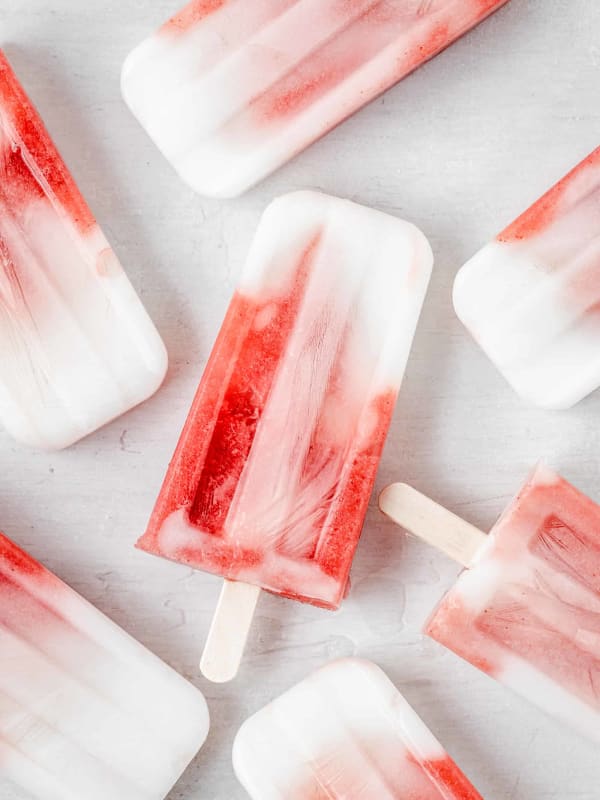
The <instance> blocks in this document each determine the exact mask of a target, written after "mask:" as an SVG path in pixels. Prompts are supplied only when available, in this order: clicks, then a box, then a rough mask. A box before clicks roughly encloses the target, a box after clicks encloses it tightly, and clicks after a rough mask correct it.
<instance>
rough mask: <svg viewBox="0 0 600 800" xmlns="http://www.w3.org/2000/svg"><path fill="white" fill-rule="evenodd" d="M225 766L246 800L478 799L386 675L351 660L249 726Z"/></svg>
mask: <svg viewBox="0 0 600 800" xmlns="http://www.w3.org/2000/svg"><path fill="white" fill-rule="evenodd" d="M233 765H234V769H235V772H236V774H237V777H238V778H239V780H240V782H241V783H242V785H243V786H244V788H245V789H246V791H247V792H248V794H249V795H250V797H251V798H252V800H375V798H376V799H377V800H481V795H480V794H479V792H477V790H476V789H475V788H474V787H473V786H472V785H471V784H470V783H469V781H468V780H467V778H465V776H464V775H463V773H462V772H461V771H460V770H459V768H458V767H457V766H456V764H455V763H454V761H452V759H451V758H450V757H449V756H448V755H447V753H446V752H445V751H444V748H443V747H442V746H441V745H440V743H439V742H438V741H437V740H436V739H435V737H434V736H433V734H432V733H431V732H430V731H429V730H428V729H427V727H426V726H425V724H424V723H423V722H422V720H421V719H420V718H419V717H418V716H417V714H416V713H415V712H414V711H413V709H412V708H411V707H410V706H409V705H408V703H407V702H406V700H405V699H404V698H403V697H402V695H401V694H400V692H398V690H397V689H396V687H395V686H394V685H393V684H392V683H391V682H390V680H389V679H388V678H387V676H386V675H385V673H384V672H382V670H381V669H379V667H377V666H375V664H372V663H371V662H369V661H363V660H361V659H356V658H349V659H343V660H341V661H334V662H332V663H330V664H328V665H326V666H325V667H322V668H321V669H318V670H317V671H316V672H314V673H313V674H312V675H310V676H309V677H308V678H306V679H305V680H303V681H301V682H300V683H299V684H297V685H296V686H294V687H293V688H292V689H290V690H289V691H287V692H286V693H285V694H283V695H281V697H279V698H277V700H274V701H273V702H272V703H270V704H269V705H268V706H266V707H265V708H263V709H262V710H261V711H259V712H258V713H257V714H254V716H252V717H250V719H249V720H247V721H246V722H245V723H244V724H243V725H242V727H241V728H240V731H239V732H238V734H237V736H236V739H235V742H234V745H233Z"/></svg>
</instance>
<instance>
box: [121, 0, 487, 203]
mask: <svg viewBox="0 0 600 800" xmlns="http://www.w3.org/2000/svg"><path fill="white" fill-rule="evenodd" d="M498 5H501V0H499V3H498ZM378 6H379V8H377V7H378ZM369 11H373V14H372V16H371V17H370V18H369V21H368V22H365V20H364V15H365V14H366V13H367V12H369ZM481 14H482V11H481V4H480V3H479V2H477V1H476V0H429V1H428V2H427V3H426V4H424V3H423V2H420V1H419V0H396V2H395V3H394V4H390V3H389V2H381V0H354V2H352V3H340V2H338V1H337V0H296V2H292V0H252V10H251V13H249V9H248V3H247V0H228V1H227V2H225V3H223V5H222V6H221V7H220V8H219V9H218V10H216V11H213V12H211V13H209V14H208V15H206V16H204V17H203V18H201V19H200V20H199V21H198V22H196V23H195V24H193V25H192V26H191V27H190V28H188V29H187V30H186V31H183V32H181V31H178V32H177V33H174V32H172V31H169V30H167V29H162V30H161V31H159V32H158V33H156V34H155V35H154V36H152V37H150V38H149V39H147V40H146V41H144V42H143V43H142V44H141V45H139V46H138V47H137V48H136V49H135V50H134V51H133V52H132V53H131V54H130V55H129V57H128V59H127V61H126V62H125V64H124V67H123V74H122V91H123V96H124V98H125V101H126V102H127V104H128V105H129V107H130V108H131V110H132V112H133V113H134V114H135V116H136V117H137V118H138V120H139V121H140V123H141V124H142V126H143V127H144V128H145V129H146V131H147V132H148V134H149V135H150V136H151V138H152V139H153V140H154V141H155V143H156V144H157V145H158V147H159V149H160V150H161V151H162V153H163V154H164V155H165V156H166V158H167V159H168V160H169V161H170V162H171V163H172V164H173V166H174V167H175V169H176V170H177V171H178V173H179V174H180V175H181V177H182V178H183V180H185V181H186V182H187V183H188V184H189V185H190V186H192V188H194V189H195V190H196V191H198V192H200V193H201V194H206V195H209V196H216V197H231V196H235V195H238V194H241V193H242V192H243V191H245V190H246V189H248V188H249V187H250V186H252V185H253V184H255V183H257V182H258V181H260V180H262V178H264V177H265V176H266V175H268V174H269V173H270V172H272V171H273V170H275V169H277V168H278V167H279V166H281V165H282V164H283V163H285V162H286V161H287V160H288V159H290V158H291V157H292V156H294V155H295V154H296V153H298V152H300V151H301V150H303V149H304V148H305V147H306V146H307V145H309V144H311V143H312V142H313V141H315V140H316V139H317V138H319V137H320V136H322V135H323V134H325V133H326V132H327V131H328V130H330V129H331V128H332V127H334V126H335V125H337V124H338V123H339V122H341V121H342V120H343V119H345V118H346V117H348V116H349V115H350V114H352V113H354V112H355V111H356V110H357V109H358V108H360V107H361V106H363V105H364V104H366V103H367V102H369V101H370V100H372V99H373V98H374V97H375V96H377V95H378V94H380V93H381V92H382V91H384V90H385V89H387V88H388V87H389V86H391V85H392V84H393V83H395V82H396V81H398V80H400V78H402V77H403V76H404V75H405V74H407V73H408V72H410V71H411V70H412V69H414V68H415V67H416V66H418V65H419V64H420V63H421V62H422V61H423V60H425V59H426V58H427V57H428V56H427V55H426V56H421V57H420V58H419V56H418V53H419V49H421V50H424V51H425V53H427V54H430V53H431V51H430V50H429V47H430V46H431V42H432V41H433V42H435V43H436V44H435V45H434V46H433V48H432V50H433V52H435V51H436V49H441V48H443V47H444V46H445V45H446V44H450V43H451V42H452V41H453V40H454V39H456V38H457V37H458V36H460V35H461V34H462V33H464V32H465V31H467V30H468V29H469V28H471V27H472V26H473V25H474V24H475V23H476V22H477V21H478V20H479V19H480V18H481ZM357 22H359V23H360V24H356V23H357ZM390 25H394V26H396V27H397V36H396V38H395V39H393V40H392V42H391V43H390V37H389V34H386V26H390ZM440 30H443V32H444V40H443V41H439V32H440ZM342 35H343V36H344V54H343V57H344V59H347V54H348V53H354V54H356V62H357V63H356V65H355V68H354V70H353V71H351V72H350V73H349V74H344V75H343V76H341V77H340V79H339V80H338V81H336V82H335V83H334V84H333V85H332V86H330V88H329V89H328V90H327V92H326V93H325V94H324V95H323V96H321V97H319V98H318V99H316V100H315V101H310V102H308V103H301V104H300V105H299V106H298V108H297V109H293V110H287V111H285V112H284V113H282V114H279V115H278V114H277V113H275V114H273V118H272V119H264V118H257V116H256V115H255V114H253V111H252V109H251V108H250V104H251V103H252V102H253V101H255V100H256V99H257V98H260V97H261V96H263V95H267V94H268V92H269V91H273V87H274V86H276V85H277V83H278V82H279V81H281V80H283V79H286V78H288V77H289V76H290V75H291V74H293V72H294V70H301V69H302V65H303V64H304V63H306V62H307V61H310V60H311V59H314V58H319V60H320V61H322V62H323V71H327V72H330V73H332V74H335V72H336V69H338V68H339V65H338V63H337V62H338V61H339V59H340V55H339V54H337V53H336V46H337V45H336V42H337V40H339V38H340V37H341V36H342ZM365 37H369V38H370V39H372V40H373V42H372V43H373V45H374V47H373V53H369V55H368V56H367V55H365V56H364V57H363V58H360V55H359V54H360V53H361V52H363V51H365ZM436 37H437V38H436ZM369 43H370V44H371V42H369ZM317 72H318V71H317ZM303 90H304V86H303V80H302V76H301V75H300V76H299V78H298V85H297V91H298V92H302V91H303ZM232 126H233V128H234V130H232V129H231V128H232Z"/></svg>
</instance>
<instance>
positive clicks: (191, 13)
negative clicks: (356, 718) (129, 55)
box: [161, 0, 228, 33]
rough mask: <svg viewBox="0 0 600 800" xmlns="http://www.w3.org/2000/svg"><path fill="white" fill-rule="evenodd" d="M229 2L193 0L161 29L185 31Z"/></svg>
mask: <svg viewBox="0 0 600 800" xmlns="http://www.w3.org/2000/svg"><path fill="white" fill-rule="evenodd" d="M227 2H228V0H192V2H191V3H188V5H187V6H185V8H182V9H181V11H180V12H179V13H178V14H175V16H174V17H171V19H170V20H169V21H168V22H167V23H165V24H164V25H163V27H162V29H161V30H162V31H163V32H164V33H183V32H184V31H186V30H188V29H189V28H191V27H192V25H195V24H196V23H197V22H200V20H202V19H204V17H208V16H210V14H214V12H215V11H218V10H219V9H220V8H222V7H223V6H225V5H227Z"/></svg>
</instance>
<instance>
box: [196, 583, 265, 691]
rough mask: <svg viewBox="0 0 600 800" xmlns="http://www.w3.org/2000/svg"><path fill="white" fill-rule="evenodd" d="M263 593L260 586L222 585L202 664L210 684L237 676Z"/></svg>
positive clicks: (201, 668) (246, 584) (201, 666)
mask: <svg viewBox="0 0 600 800" xmlns="http://www.w3.org/2000/svg"><path fill="white" fill-rule="evenodd" d="M260 592H261V589H260V586H252V585H251V584H249V583H241V582H238V581H228V580H225V581H223V588H222V589H221V595H220V597H219V602H218V603H217V607H216V609H215V613H214V616H213V619H212V623H211V626H210V630H209V632H208V637H207V639H206V644H205V645H204V652H203V653H202V658H201V660H200V671H201V672H202V674H203V675H204V677H205V678H207V679H208V680H209V681H212V682H213V683H227V681H231V680H233V678H235V676H236V675H237V673H238V669H239V667H240V663H241V661H242V656H243V655H244V648H245V646H246V640H247V638H248V633H249V631H250V626H251V625H252V619H253V618H254V611H255V609H256V604H257V602H258V597H259V595H260Z"/></svg>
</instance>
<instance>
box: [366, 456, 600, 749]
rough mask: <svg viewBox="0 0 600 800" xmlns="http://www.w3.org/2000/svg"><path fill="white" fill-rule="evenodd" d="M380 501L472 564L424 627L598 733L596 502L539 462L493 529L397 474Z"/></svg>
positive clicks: (599, 736) (599, 738)
mask: <svg viewBox="0 0 600 800" xmlns="http://www.w3.org/2000/svg"><path fill="white" fill-rule="evenodd" d="M380 505H381V508H382V510H383V511H384V512H385V513H386V514H388V515H389V516H391V517H392V518H393V519H394V520H396V521H397V522H398V523H399V524H401V525H402V526H403V527H405V528H406V529H407V530H409V531H411V532H412V533H415V534H417V535H418V536H421V537H422V538H424V539H426V540H427V541H430V542H431V543H433V544H435V545H436V546H438V547H440V548H441V549H443V550H445V552H447V553H448V554H449V555H451V556H452V557H454V558H455V559H456V560H458V561H460V562H461V563H462V564H464V566H466V567H468V569H467V570H466V571H465V572H463V573H462V575H461V576H460V578H459V580H458V582H457V583H456V585H455V587H454V588H453V589H452V590H451V591H450V592H449V593H448V594H447V595H446V597H445V598H444V600H443V601H442V602H441V604H440V606H439V607H438V609H437V611H436V612H435V613H434V614H433V616H432V617H431V619H430V620H429V622H428V623H427V625H426V628H425V631H426V633H427V634H428V635H429V636H431V637H433V638H434V639H436V640H437V641H438V642H440V643H441V644H443V645H445V646H446V647H448V648H450V649H451V650H453V651H454V652H455V653H457V654H458V655H460V656H462V657H463V658H464V659H466V660H467V661H469V662H471V663H472V664H473V665H474V666H476V667H478V668H479V669H481V670H483V671H484V672H486V673H488V674H489V675H491V676H492V677H494V678H496V679H497V680H499V681H501V682H502V683H503V684H505V685H506V686H508V687H510V688H511V689H513V690H515V691H516V692H518V693H519V694H521V695H522V696H523V697H525V698H526V699H528V700H530V701H532V702H533V703H535V704H537V705H538V706H539V707H540V708H541V709H543V710H545V711H546V712H548V713H549V714H553V715H554V716H556V717H557V718H558V719H559V720H561V721H563V722H565V723H567V724H569V725H570V726H572V727H574V728H576V729H578V730H579V731H580V732H582V733H583V734H584V735H587V736H589V737H590V738H591V739H593V740H595V741H596V742H600V691H599V688H600V506H598V505H596V503H594V502H593V501H592V500H590V499H589V498H588V497H586V496H585V495H583V494H582V493H581V492H579V491H578V490H577V489H575V488H574V487H573V486H571V485H570V484H569V483H567V481H566V480H564V479H563V478H561V477H560V476H559V475H557V474H556V473H555V472H553V471H552V470H550V469H549V468H548V467H545V466H538V467H537V468H536V469H535V470H534V472H533V473H532V474H531V476H530V477H529V479H528V481H527V482H526V483H525V485H524V487H523V488H522V489H521V492H520V493H519V495H518V496H517V498H516V499H515V500H514V501H513V502H512V503H511V504H510V505H509V506H508V508H507V509H506V511H505V512H504V514H503V515H502V516H501V518H500V520H499V521H498V522H497V523H496V525H495V526H494V528H493V530H492V532H491V534H490V535H489V536H485V534H483V533H482V532H481V531H479V530H477V529H476V528H474V527H472V526H470V525H468V523H466V522H463V521H462V520H460V519H459V518H458V517H455V516H454V515H452V514H450V512H448V511H445V510H444V509H442V508H441V507H440V506H437V505H436V504H435V503H433V502H432V501H431V500H428V499H427V498H424V497H423V496H422V495H419V494H418V493H417V492H415V490H413V489H411V488H410V487H408V486H404V485H403V484H394V485H393V486H390V487H388V488H387V489H385V490H384V492H383V494H382V496H381V500H380Z"/></svg>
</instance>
